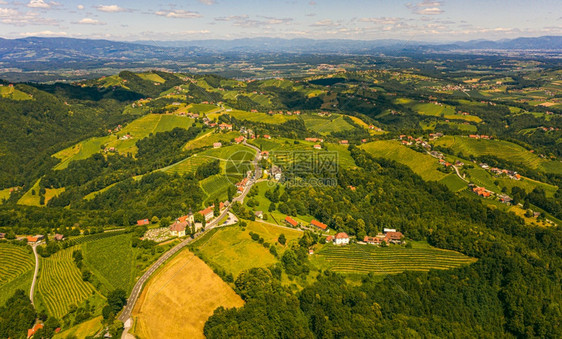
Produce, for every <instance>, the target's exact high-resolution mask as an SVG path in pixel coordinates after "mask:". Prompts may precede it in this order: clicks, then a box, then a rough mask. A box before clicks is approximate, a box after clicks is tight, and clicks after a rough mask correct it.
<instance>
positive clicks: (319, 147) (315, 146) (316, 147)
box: [313, 145, 322, 149]
mask: <svg viewBox="0 0 562 339" xmlns="http://www.w3.org/2000/svg"><path fill="white" fill-rule="evenodd" d="M313 147H314V149H322V145H314V146H313Z"/></svg>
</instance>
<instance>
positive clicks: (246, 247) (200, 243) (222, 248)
mask: <svg viewBox="0 0 562 339" xmlns="http://www.w3.org/2000/svg"><path fill="white" fill-rule="evenodd" d="M250 231H252V232H254V233H258V234H259V235H260V236H261V237H263V238H264V240H265V241H266V242H269V243H270V244H274V243H276V241H277V238H278V237H279V235H281V233H283V234H285V237H286V238H287V241H288V242H290V241H293V240H295V239H298V238H300V237H301V236H302V233H301V232H299V231H297V230H292V229H288V228H284V227H278V226H273V225H269V224H263V223H259V222H248V226H247V227H246V228H245V230H244V231H242V228H241V227H239V226H229V227H223V228H220V229H217V230H216V231H213V232H211V233H210V234H208V235H205V236H204V237H202V238H200V239H199V240H197V241H196V242H195V243H194V244H193V245H192V246H194V247H195V248H196V250H197V251H199V252H200V253H201V255H202V257H203V259H204V260H205V261H206V262H207V263H209V264H210V265H211V266H213V267H215V266H216V267H220V268H222V269H224V270H225V271H226V272H227V273H232V275H233V276H234V277H237V276H238V274H240V272H242V271H245V270H247V269H250V268H252V267H267V266H269V265H272V264H274V263H276V262H277V259H276V258H275V257H274V256H273V255H272V254H271V253H269V250H268V249H266V248H265V247H263V246H262V245H261V244H260V243H258V242H257V241H254V240H252V238H251V237H250V234H249V232H250ZM277 250H278V252H279V253H281V252H282V251H283V247H282V246H280V245H278V246H277Z"/></svg>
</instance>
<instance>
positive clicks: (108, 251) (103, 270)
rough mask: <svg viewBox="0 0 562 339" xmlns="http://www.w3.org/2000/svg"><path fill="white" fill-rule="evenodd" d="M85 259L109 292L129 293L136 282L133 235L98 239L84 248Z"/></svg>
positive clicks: (86, 244)
mask: <svg viewBox="0 0 562 339" xmlns="http://www.w3.org/2000/svg"><path fill="white" fill-rule="evenodd" d="M82 248H83V253H84V259H85V262H86V263H87V265H88V267H89V268H91V269H92V272H93V273H94V274H95V275H96V276H97V277H98V278H99V279H100V280H101V282H102V283H103V284H104V285H105V286H106V288H107V289H108V291H111V290H114V289H117V288H121V289H123V290H125V291H129V290H130V288H131V287H132V283H133V280H134V269H133V260H134V258H133V249H132V247H131V235H130V234H120V235H117V236H114V237H105V238H98V239H97V241H89V242H87V243H85V244H84V245H83V246H82Z"/></svg>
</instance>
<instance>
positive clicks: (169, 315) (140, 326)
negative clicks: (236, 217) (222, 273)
mask: <svg viewBox="0 0 562 339" xmlns="http://www.w3.org/2000/svg"><path fill="white" fill-rule="evenodd" d="M243 305H244V301H242V299H241V298H240V296H238V295H237V294H236V293H235V292H234V291H233V290H232V288H231V287H230V286H229V285H228V284H227V283H225V282H224V281H223V280H222V279H221V278H220V277H219V276H218V275H216V274H215V273H214V272H213V271H212V270H211V268H209V266H207V265H206V264H205V263H204V262H203V261H202V260H201V259H199V258H197V257H196V256H194V255H193V253H191V252H189V251H188V250H183V251H182V252H180V253H179V254H178V255H177V256H175V257H174V258H173V259H172V260H171V261H170V262H168V263H166V264H165V265H164V266H163V268H162V269H161V270H160V271H158V272H157V273H156V274H155V275H154V276H153V277H152V278H151V279H150V280H149V281H148V283H147V284H146V287H145V288H144V289H143V291H142V294H141V296H140V298H139V300H138V302H137V304H136V305H135V309H134V310H133V314H132V317H133V319H134V320H135V327H134V334H135V336H137V337H139V338H204V335H203V327H204V326H205V322H206V321H207V319H208V318H209V317H210V316H211V315H212V314H213V312H214V310H215V309H216V308H217V307H219V306H222V307H225V308H233V307H241V306H243Z"/></svg>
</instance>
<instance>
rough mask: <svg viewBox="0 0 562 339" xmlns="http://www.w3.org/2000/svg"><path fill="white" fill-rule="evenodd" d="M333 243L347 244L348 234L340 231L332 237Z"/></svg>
mask: <svg viewBox="0 0 562 339" xmlns="http://www.w3.org/2000/svg"><path fill="white" fill-rule="evenodd" d="M334 244H335V245H338V246H342V245H347V244H349V236H348V235H347V233H345V232H340V233H338V234H336V236H335V237H334Z"/></svg>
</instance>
